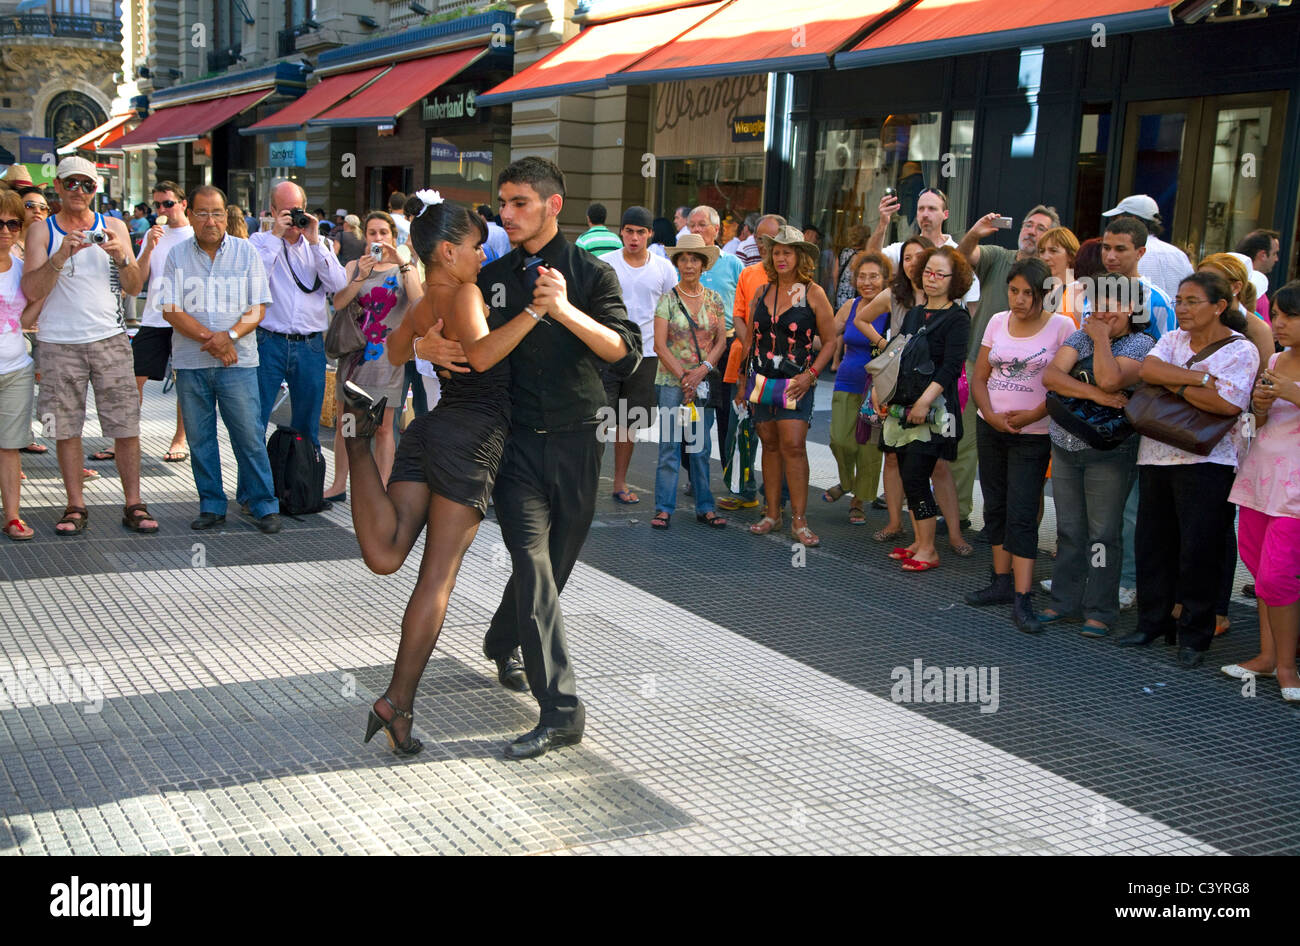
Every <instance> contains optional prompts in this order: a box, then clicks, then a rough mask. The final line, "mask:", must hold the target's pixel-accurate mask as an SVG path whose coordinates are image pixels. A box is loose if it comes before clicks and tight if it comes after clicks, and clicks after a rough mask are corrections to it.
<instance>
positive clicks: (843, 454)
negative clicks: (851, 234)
mask: <svg viewBox="0 0 1300 946" xmlns="http://www.w3.org/2000/svg"><path fill="white" fill-rule="evenodd" d="M848 270H849V273H850V275H851V276H852V282H853V287H854V289H855V291H856V292H857V296H856V297H855V298H853V299H850V300H849V301H848V302H846V303H844V304H843V305H842V306H840V311H839V312H837V313H835V328H836V331H837V332H838V333H839V335H840V338H841V339H842V340H843V342H844V354H843V357H842V359H841V361H840V366H839V368H838V369H837V370H836V372H835V391H834V393H833V394H832V395H831V453H832V454H834V456H835V463H836V465H837V466H838V467H839V473H840V480H839V482H838V483H836V484H835V485H834V486H832V487H831V488H830V489H828V490H826V491H825V492H823V493H822V501H823V502H828V503H833V502H837V501H838V500H839V499H840V497H841V496H843V495H844V494H845V493H846V492H847V493H852V494H853V499H852V501H851V502H850V504H849V524H850V525H856V526H860V525H863V524H864V523H865V522H866V521H867V516H866V510H865V509H864V508H863V503H864V502H870V501H872V500H874V499H875V498H876V485H877V484H878V483H879V482H880V465H881V461H882V456H881V453H880V447H879V445H878V444H877V443H876V442H875V440H876V439H877V438H876V437H875V435H874V434H873V435H872V437H871V438H870V441H869V442H868V443H858V441H857V426H858V414H859V412H860V409H861V407H862V396H863V393H864V392H865V390H866V387H867V362H869V361H870V360H871V358H872V351H873V347H874V342H873V340H872V339H870V338H868V337H867V336H866V334H864V333H863V332H862V331H860V330H859V329H858V326H857V322H856V321H855V317H856V314H857V311H858V309H860V308H861V309H865V308H866V307H867V306H868V305H870V304H871V300H872V299H874V298H876V296H878V295H880V294H881V293H882V292H884V291H885V286H887V285H888V284H889V280H890V277H892V276H893V274H894V273H893V267H892V266H890V265H889V260H887V259H885V258H884V257H883V256H881V255H880V254H879V253H859V254H858V255H857V256H855V257H854V258H853V259H852V260H850V261H849V264H848ZM888 326H889V313H888V311H885V312H882V313H881V314H880V315H879V316H878V317H877V318H876V321H875V322H874V323H873V324H872V328H873V329H874V330H875V332H876V335H877V336H879V334H880V333H881V332H882V331H884V330H885V329H887V328H888ZM894 525H895V526H897V525H898V523H894Z"/></svg>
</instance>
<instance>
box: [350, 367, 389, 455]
mask: <svg viewBox="0 0 1300 946" xmlns="http://www.w3.org/2000/svg"><path fill="white" fill-rule="evenodd" d="M343 406H344V407H345V408H346V409H347V413H346V414H344V416H343V417H342V418H340V419H339V423H340V424H341V425H342V427H341V429H342V431H343V436H344V437H347V438H350V439H353V440H369V439H370V438H371V437H373V436H374V435H375V431H376V430H378V429H379V427H380V425H382V424H383V422H384V409H385V408H387V407H388V398H387V397H381V398H380V399H379V402H378V403H375V399H374V398H373V397H371V396H370V395H369V394H367V393H366V392H365V391H363V390H361V388H359V387H357V386H356V385H355V384H353V383H352V382H351V381H344V382H343ZM349 416H350V417H351V418H352V423H351V424H348V423H346V418H347V417H349ZM349 427H351V433H349V431H348V428H349Z"/></svg>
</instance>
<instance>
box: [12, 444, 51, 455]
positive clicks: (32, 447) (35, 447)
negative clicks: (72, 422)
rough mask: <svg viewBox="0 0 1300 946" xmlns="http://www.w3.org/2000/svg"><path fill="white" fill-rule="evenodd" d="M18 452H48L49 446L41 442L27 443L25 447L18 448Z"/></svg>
mask: <svg viewBox="0 0 1300 946" xmlns="http://www.w3.org/2000/svg"><path fill="white" fill-rule="evenodd" d="M18 452H19V453H49V452H50V448H49V447H47V446H45V445H44V444H41V443H29V444H28V445H27V446H25V447H19V448H18Z"/></svg>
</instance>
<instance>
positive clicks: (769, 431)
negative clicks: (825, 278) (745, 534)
mask: <svg viewBox="0 0 1300 946" xmlns="http://www.w3.org/2000/svg"><path fill="white" fill-rule="evenodd" d="M762 243H763V248H764V255H763V267H764V268H765V269H766V271H767V278H768V284H767V286H765V287H764V288H763V291H762V292H761V293H759V295H758V297H757V299H755V301H754V311H753V313H752V318H751V319H750V326H751V328H752V329H753V338H752V340H751V342H750V353H751V357H750V359H749V369H748V370H749V372H750V375H751V376H753V375H754V374H755V373H758V374H761V375H762V376H763V377H764V378H767V379H787V382H788V383H787V387H786V394H787V397H788V398H791V399H793V400H794V401H795V406H794V408H787V407H785V406H784V405H769V404H754V405H752V408H751V409H752V410H753V413H754V428H755V430H756V431H757V432H758V436H759V439H760V440H761V441H762V442H763V491H764V493H765V494H766V499H767V510H766V514H765V515H764V516H763V518H762V519H760V520H759V521H758V522H757V523H755V524H754V525H752V526H750V528H749V531H750V532H752V533H753V534H754V535H766V534H767V533H769V532H771V531H772V530H773V529H777V528H780V526H781V484H782V482H783V481H784V482H785V483H786V484H787V485H788V486H789V489H790V508H791V512H792V513H793V514H794V519H793V521H792V523H791V534H792V535H793V536H794V538H795V539H796V540H797V541H799V542H801V543H802V544H803V545H805V546H807V547H809V548H815V547H816V546H818V545H820V544H821V540H820V539H819V538H817V536H816V535H814V534H813V532H812V530H811V529H809V528H808V518H807V511H808V448H807V439H808V426H809V424H810V423H811V422H812V410H813V397H814V394H813V389H814V388H815V387H816V384H817V376H818V375H819V374H820V373H821V371H822V369H824V368H825V367H826V365H827V363H828V362H829V361H830V360H831V355H833V354H834V352H835V312H834V310H833V309H832V308H831V303H830V299H828V298H827V297H826V291H825V290H824V289H822V287H821V286H819V285H817V283H816V281H815V277H816V274H817V248H816V247H815V246H814V245H813V244H812V243H808V242H806V241H805V240H804V238H803V233H802V232H800V231H799V230H798V229H796V228H795V227H782V228H781V229H780V230H779V231H777V234H776V236H775V237H769V236H764V237H763V238H762ZM818 342H820V344H821V350H820V351H816V350H815V349H816V347H817V343H818ZM737 390H738V391H739V392H740V393H739V394H738V396H737V398H736V401H737V403H739V402H740V400H741V399H742V398H743V397H744V387H743V386H738V387H737Z"/></svg>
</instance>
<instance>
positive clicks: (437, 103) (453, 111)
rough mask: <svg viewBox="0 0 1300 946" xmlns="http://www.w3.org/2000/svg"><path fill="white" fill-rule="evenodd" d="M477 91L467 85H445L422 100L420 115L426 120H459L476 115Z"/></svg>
mask: <svg viewBox="0 0 1300 946" xmlns="http://www.w3.org/2000/svg"><path fill="white" fill-rule="evenodd" d="M476 97H477V93H476V92H475V91H474V89H473V88H471V87H470V86H467V85H461V86H447V87H445V88H442V89H439V90H438V91H437V92H435V93H434V94H433V95H430V96H429V97H428V98H426V99H425V100H424V108H423V109H422V110H421V113H420V117H421V118H423V119H424V120H425V121H426V122H445V121H461V120H464V119H472V118H474V117H475V116H476V115H478V106H477V105H475V104H474V103H475V98H476Z"/></svg>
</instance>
